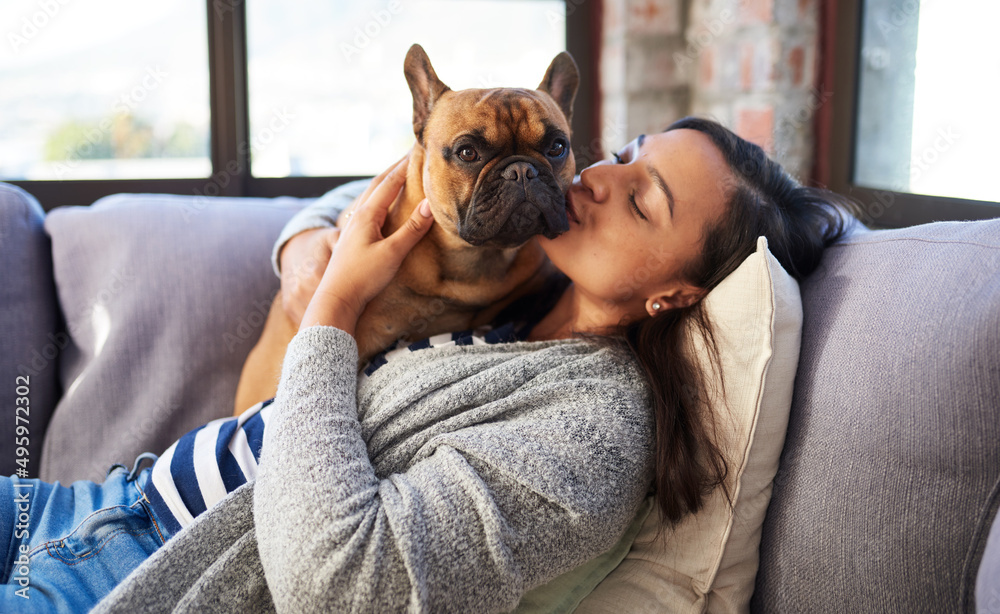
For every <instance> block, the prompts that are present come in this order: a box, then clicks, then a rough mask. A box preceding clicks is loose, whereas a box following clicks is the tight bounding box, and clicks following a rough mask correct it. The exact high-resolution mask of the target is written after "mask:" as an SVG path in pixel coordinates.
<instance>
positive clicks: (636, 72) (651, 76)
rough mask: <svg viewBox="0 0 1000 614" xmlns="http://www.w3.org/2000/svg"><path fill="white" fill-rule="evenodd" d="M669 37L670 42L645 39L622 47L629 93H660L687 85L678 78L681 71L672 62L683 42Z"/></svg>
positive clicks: (659, 39)
mask: <svg viewBox="0 0 1000 614" xmlns="http://www.w3.org/2000/svg"><path fill="white" fill-rule="evenodd" d="M671 38H672V39H673V40H672V41H664V40H662V37H655V38H652V37H645V38H643V39H640V40H637V41H631V42H629V43H628V44H627V45H626V56H625V58H626V59H625V65H626V70H627V77H626V87H627V88H628V91H629V92H639V93H642V92H653V91H662V90H668V89H671V88H674V87H678V86H682V87H683V86H686V85H687V83H686V82H685V81H683V80H682V79H680V78H679V74H681V70H680V67H678V65H677V62H676V60H675V56H676V54H677V53H681V52H682V51H683V49H682V45H683V40H681V38H680V37H679V36H677V37H671ZM670 43H673V44H670ZM692 63H693V61H692Z"/></svg>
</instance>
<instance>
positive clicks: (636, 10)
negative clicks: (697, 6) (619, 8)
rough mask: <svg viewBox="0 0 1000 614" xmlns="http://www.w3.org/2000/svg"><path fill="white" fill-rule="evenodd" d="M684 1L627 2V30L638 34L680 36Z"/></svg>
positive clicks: (648, 0) (644, 0)
mask: <svg viewBox="0 0 1000 614" xmlns="http://www.w3.org/2000/svg"><path fill="white" fill-rule="evenodd" d="M682 6H683V2H682V0H627V4H626V7H627V8H626V11H627V12H626V22H625V29H626V30H627V31H628V32H631V33H637V34H680V33H681V8H682Z"/></svg>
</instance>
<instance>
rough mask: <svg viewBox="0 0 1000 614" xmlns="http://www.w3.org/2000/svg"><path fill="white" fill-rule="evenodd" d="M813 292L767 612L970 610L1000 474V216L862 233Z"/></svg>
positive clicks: (826, 266)
mask: <svg viewBox="0 0 1000 614" xmlns="http://www.w3.org/2000/svg"><path fill="white" fill-rule="evenodd" d="M802 299H803V310H804V317H805V321H804V326H803V332H802V353H801V358H800V363H799V370H798V374H797V377H796V382H795V395H794V399H793V403H792V413H791V417H790V421H789V431H788V435H787V439H786V444H785V448H784V452H783V456H782V461H781V468H780V470H779V472H778V475H777V477H776V478H775V491H774V496H773V498H772V499H771V504H770V507H769V508H768V513H767V519H766V521H765V525H764V535H763V541H762V544H761V567H760V572H759V573H758V576H757V587H756V592H755V595H754V599H753V604H752V605H753V610H755V611H758V612H829V611H832V610H836V611H853V612H884V611H894V612H918V611H920V612H946V611H970V610H971V608H972V607H973V605H972V602H973V597H972V595H973V590H974V587H975V574H976V570H977V568H978V564H979V560H980V558H981V556H982V551H983V548H984V542H985V539H986V535H987V533H988V527H989V526H990V522H991V520H992V518H993V516H994V515H995V514H996V509H997V500H996V496H995V492H996V491H995V489H996V485H997V482H998V478H1000V220H991V221H985V222H969V223H961V222H953V223H937V224H929V225H924V226H917V227H913V228H907V229H902V230H892V231H878V232H872V233H865V234H861V235H857V236H854V237H851V238H848V239H847V240H845V241H843V242H842V243H841V244H839V245H837V246H834V247H832V248H830V249H829V250H828V251H827V253H826V254H825V255H824V259H823V262H822V264H821V266H820V269H819V270H818V271H817V272H816V273H815V274H813V275H812V276H810V277H809V278H808V279H807V280H805V283H804V284H803V285H802Z"/></svg>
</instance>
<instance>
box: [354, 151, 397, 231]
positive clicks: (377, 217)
mask: <svg viewBox="0 0 1000 614" xmlns="http://www.w3.org/2000/svg"><path fill="white" fill-rule="evenodd" d="M408 164H409V156H406V157H404V158H403V159H402V160H400V161H399V162H397V163H396V165H395V166H394V167H392V168H391V169H389V170H388V172H387V173H386V174H385V175H384V176H382V177H381V178H378V177H377V178H376V179H374V180H373V181H372V183H371V185H370V186H369V188H371V190H372V191H371V193H369V194H368V195H367V196H363V197H362V198H361V199H360V200H359V201H358V205H357V208H356V209H355V211H354V215H352V216H351V220H350V221H353V220H356V219H359V218H361V219H364V220H365V221H374V222H375V226H376V227H377V228H378V229H381V228H382V223H383V222H384V221H385V216H386V214H387V213H388V211H389V206H390V205H392V203H393V202H395V200H396V197H397V196H398V195H399V191H400V190H401V189H402V188H403V184H405V183H406V169H407V165H408Z"/></svg>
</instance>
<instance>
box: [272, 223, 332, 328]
mask: <svg viewBox="0 0 1000 614" xmlns="http://www.w3.org/2000/svg"><path fill="white" fill-rule="evenodd" d="M339 236H340V229H339V228H313V229H312V230H305V231H303V232H300V233H299V234H297V235H295V236H294V237H292V238H291V239H289V240H288V242H287V243H285V246H284V247H282V248H281V253H280V254H279V256H278V258H279V261H280V264H281V306H282V309H284V311H285V315H286V316H288V319H289V320H291V322H292V324H294V325H295V327H296V328H298V326H299V323H301V322H302V316H303V314H305V312H306V307H308V306H309V301H310V300H312V297H313V294H314V293H315V292H316V288H317V287H319V282H320V280H321V279H323V271H325V270H326V265H327V263H328V262H330V250H331V247H332V246H333V245H335V244H336V243H337V238H338V237H339Z"/></svg>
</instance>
